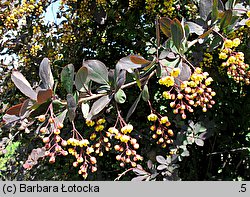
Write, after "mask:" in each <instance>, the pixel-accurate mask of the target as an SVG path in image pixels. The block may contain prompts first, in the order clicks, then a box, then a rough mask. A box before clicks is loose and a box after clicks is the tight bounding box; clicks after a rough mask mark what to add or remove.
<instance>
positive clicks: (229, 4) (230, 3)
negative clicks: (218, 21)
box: [225, 0, 236, 10]
mask: <svg viewBox="0 0 250 197" xmlns="http://www.w3.org/2000/svg"><path fill="white" fill-rule="evenodd" d="M235 3H236V0H228V1H227V2H226V4H225V7H226V9H227V10H229V9H233V8H234V5H235Z"/></svg>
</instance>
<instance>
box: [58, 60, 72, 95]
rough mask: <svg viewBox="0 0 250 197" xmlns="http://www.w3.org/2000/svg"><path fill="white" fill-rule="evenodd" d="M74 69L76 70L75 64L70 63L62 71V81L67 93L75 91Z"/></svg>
mask: <svg viewBox="0 0 250 197" xmlns="http://www.w3.org/2000/svg"><path fill="white" fill-rule="evenodd" d="M74 71H75V68H74V65H73V64H68V65H66V66H65V67H63V69H62V72H61V82H62V84H63V87H64V88H65V90H66V91H67V93H72V92H73V84H74Z"/></svg>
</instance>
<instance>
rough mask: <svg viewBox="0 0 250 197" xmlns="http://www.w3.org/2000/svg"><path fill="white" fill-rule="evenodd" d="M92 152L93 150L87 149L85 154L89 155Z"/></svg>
mask: <svg viewBox="0 0 250 197" xmlns="http://www.w3.org/2000/svg"><path fill="white" fill-rule="evenodd" d="M93 152H94V149H93V148H92V147H88V148H87V151H86V153H87V154H88V155H89V154H91V153H93Z"/></svg>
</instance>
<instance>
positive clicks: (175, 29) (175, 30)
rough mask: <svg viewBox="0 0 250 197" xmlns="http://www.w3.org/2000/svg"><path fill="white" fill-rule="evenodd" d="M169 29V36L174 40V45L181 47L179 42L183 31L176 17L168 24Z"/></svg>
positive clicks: (181, 39) (182, 36)
mask: <svg viewBox="0 0 250 197" xmlns="http://www.w3.org/2000/svg"><path fill="white" fill-rule="evenodd" d="M170 29H171V37H172V40H173V42H174V45H175V46H176V48H177V49H178V50H179V49H180V47H181V43H182V41H183V38H184V31H183V28H182V25H181V23H180V21H179V20H178V19H176V18H175V19H173V23H172V24H171V26H170Z"/></svg>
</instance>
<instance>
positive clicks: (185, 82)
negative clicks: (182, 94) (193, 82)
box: [181, 81, 188, 90]
mask: <svg viewBox="0 0 250 197" xmlns="http://www.w3.org/2000/svg"><path fill="white" fill-rule="evenodd" d="M187 85H188V81H183V82H182V83H181V89H182V90H183V89H185V88H186V87H187Z"/></svg>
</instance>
